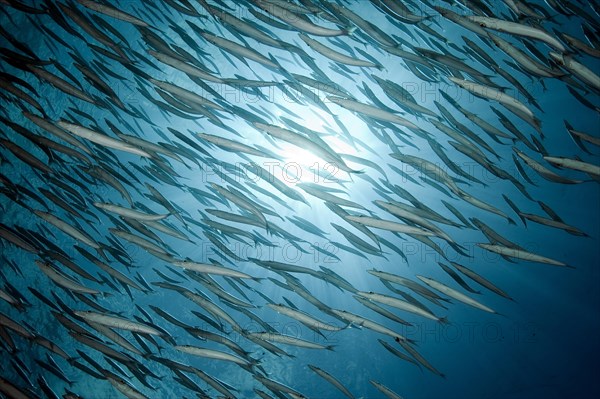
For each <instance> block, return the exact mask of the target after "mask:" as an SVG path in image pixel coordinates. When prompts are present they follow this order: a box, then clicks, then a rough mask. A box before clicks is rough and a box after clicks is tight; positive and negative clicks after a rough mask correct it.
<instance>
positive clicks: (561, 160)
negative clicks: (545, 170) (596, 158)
mask: <svg viewBox="0 0 600 399" xmlns="http://www.w3.org/2000/svg"><path fill="white" fill-rule="evenodd" d="M544 159H545V160H546V161H548V162H550V163H551V164H554V165H558V166H561V167H563V168H569V169H573V170H578V171H580V172H585V173H588V174H590V175H593V176H596V177H599V176H600V166H598V165H594V164H591V163H588V162H583V161H579V160H577V159H571V158H565V157H550V156H545V157H544Z"/></svg>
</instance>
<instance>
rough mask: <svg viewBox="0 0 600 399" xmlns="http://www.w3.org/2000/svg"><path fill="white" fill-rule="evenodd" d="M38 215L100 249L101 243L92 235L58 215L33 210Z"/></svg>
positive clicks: (79, 239) (75, 237)
mask: <svg viewBox="0 0 600 399" xmlns="http://www.w3.org/2000/svg"><path fill="white" fill-rule="evenodd" d="M33 212H34V213H35V214H36V215H37V216H39V217H40V218H42V219H44V220H45V221H46V222H48V223H50V224H51V225H53V226H54V227H56V228H57V229H59V230H61V231H62V232H63V233H65V234H68V235H70V236H71V237H73V238H74V239H76V240H78V241H81V242H83V243H84V244H86V245H89V246H90V247H92V248H94V249H100V244H98V243H97V242H96V241H95V240H94V239H93V238H92V237H90V235H88V234H87V233H85V232H83V231H81V230H79V229H77V228H75V227H73V226H71V225H70V224H68V223H67V222H65V221H63V220H61V219H59V218H58V217H56V216H54V215H52V214H50V213H48V212H44V211H38V210H35V211H33Z"/></svg>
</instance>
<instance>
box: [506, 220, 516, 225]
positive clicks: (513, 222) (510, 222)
mask: <svg viewBox="0 0 600 399" xmlns="http://www.w3.org/2000/svg"><path fill="white" fill-rule="evenodd" d="M506 219H507V220H508V223H509V224H514V225H515V226H516V225H517V223H516V222H515V221H514V220H512V218H506Z"/></svg>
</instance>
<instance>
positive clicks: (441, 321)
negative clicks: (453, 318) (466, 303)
mask: <svg viewBox="0 0 600 399" xmlns="http://www.w3.org/2000/svg"><path fill="white" fill-rule="evenodd" d="M438 321H439V322H440V323H442V324H444V325H447V324H450V322H449V321H448V316H444V317H440V319H439V320H438Z"/></svg>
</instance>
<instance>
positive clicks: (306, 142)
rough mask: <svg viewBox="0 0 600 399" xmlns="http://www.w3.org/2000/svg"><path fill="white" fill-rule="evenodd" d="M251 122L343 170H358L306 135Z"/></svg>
mask: <svg viewBox="0 0 600 399" xmlns="http://www.w3.org/2000/svg"><path fill="white" fill-rule="evenodd" d="M253 124H254V126H255V127H256V128H257V129H260V130H262V131H264V132H266V133H267V134H269V135H270V136H273V137H275V138H278V139H280V140H283V141H286V142H288V143H290V144H293V145H295V146H297V147H299V148H302V149H304V150H306V151H309V152H311V153H312V154H314V155H316V156H317V157H319V158H321V159H323V160H324V161H327V162H329V163H332V164H334V165H336V166H337V167H339V168H340V169H341V170H343V171H345V172H348V173H358V171H355V170H353V169H350V168H349V167H348V165H346V163H345V162H344V160H343V159H342V158H341V157H340V156H337V154H335V152H334V151H333V150H332V149H330V148H325V147H324V146H323V145H321V144H318V143H315V142H313V141H312V140H310V139H309V138H308V137H306V136H303V135H301V134H299V133H296V132H293V131H291V130H288V129H284V128H282V127H279V126H275V125H269V124H265V123H260V122H254V123H253Z"/></svg>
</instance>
